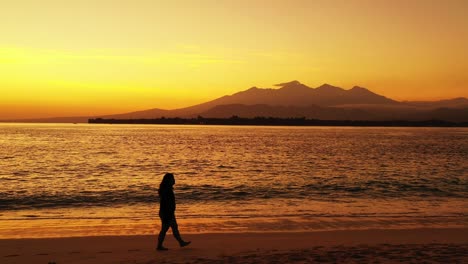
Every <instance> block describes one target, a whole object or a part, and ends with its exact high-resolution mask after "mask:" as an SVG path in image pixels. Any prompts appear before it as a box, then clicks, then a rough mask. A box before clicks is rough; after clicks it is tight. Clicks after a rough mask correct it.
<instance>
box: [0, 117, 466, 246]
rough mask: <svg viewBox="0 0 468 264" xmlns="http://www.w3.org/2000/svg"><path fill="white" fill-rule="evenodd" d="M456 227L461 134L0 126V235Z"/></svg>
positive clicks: (462, 176)
mask: <svg viewBox="0 0 468 264" xmlns="http://www.w3.org/2000/svg"><path fill="white" fill-rule="evenodd" d="M166 172H172V173H173V174H174V175H175V178H176V184H175V186H174V192H175V194H176V200H177V211H176V215H177V219H178V221H179V226H180V230H181V232H183V233H197V232H264V231H268V232H271V231H298V232H299V231H308V230H337V229H340V230H341V229H375V228H419V227H467V226H468V200H467V198H468V129H466V128H388V127H378V128H362V127H269V126H258V127H257V126H177V125H91V124H7V123H4V124H0V238H11V237H56V236H84V235H130V234H154V233H157V232H158V228H159V218H158V207H159V204H158V195H157V190H158V187H159V183H160V181H161V179H162V177H163V175H164V174H165V173H166Z"/></svg>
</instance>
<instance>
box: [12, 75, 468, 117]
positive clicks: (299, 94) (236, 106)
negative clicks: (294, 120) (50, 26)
mask: <svg viewBox="0 0 468 264" xmlns="http://www.w3.org/2000/svg"><path fill="white" fill-rule="evenodd" d="M276 86H277V87H279V88H257V87H252V88H250V89H247V90H245V91H241V92H238V93H235V94H232V95H226V96H223V97H220V98H218V99H215V100H212V101H209V102H206V103H202V104H198V105H194V106H190V107H185V108H180V109H174V110H165V109H159V108H154V109H148V110H144V111H136V112H130V113H123V114H116V115H105V116H93V117H58V118H44V119H29V120H16V121H23V122H87V120H88V119H89V118H98V117H99V118H105V119H142V118H148V119H150V118H160V117H181V118H190V117H197V116H203V117H206V118H210V117H217V118H224V117H226V118H228V117H231V116H234V115H235V116H239V117H258V116H263V117H282V118H287V117H306V118H310V119H326V120H411V121H420V120H432V119H437V120H444V121H451V122H468V99H467V98H463V97H460V98H454V99H449V100H440V101H432V102H431V101H396V100H393V99H390V98H387V97H385V96H382V95H379V94H376V93H373V92H371V91H370V90H368V89H366V88H363V87H359V86H354V87H353V88H351V89H349V90H346V89H343V88H340V87H336V86H332V85H329V84H323V85H321V86H319V87H316V88H311V87H308V86H306V85H304V84H302V83H300V82H299V81H291V82H286V83H280V84H277V85H276Z"/></svg>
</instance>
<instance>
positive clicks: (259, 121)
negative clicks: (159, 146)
mask: <svg viewBox="0 0 468 264" xmlns="http://www.w3.org/2000/svg"><path fill="white" fill-rule="evenodd" d="M88 123H89V124H159V125H234V126H356V127H468V122H460V123H456V122H449V121H443V120H424V121H409V120H388V121H375V120H319V119H306V118H276V117H256V118H242V117H237V116H233V117H231V118H203V117H198V118H178V117H175V118H165V117H161V118H153V119H104V118H94V119H88Z"/></svg>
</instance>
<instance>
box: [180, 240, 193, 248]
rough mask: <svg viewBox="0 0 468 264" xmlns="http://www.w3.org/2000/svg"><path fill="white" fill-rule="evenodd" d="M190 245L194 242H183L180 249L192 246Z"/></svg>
mask: <svg viewBox="0 0 468 264" xmlns="http://www.w3.org/2000/svg"><path fill="white" fill-rule="evenodd" d="M190 243H192V241H182V242H180V247H186V246H188V245H190Z"/></svg>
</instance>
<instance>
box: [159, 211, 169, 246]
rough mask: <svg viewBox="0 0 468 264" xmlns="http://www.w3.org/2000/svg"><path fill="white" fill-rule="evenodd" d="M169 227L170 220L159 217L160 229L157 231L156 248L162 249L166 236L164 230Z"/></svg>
mask: <svg viewBox="0 0 468 264" xmlns="http://www.w3.org/2000/svg"><path fill="white" fill-rule="evenodd" d="M169 227H171V221H168V220H167V219H164V218H162V217H161V231H160V232H159V236H158V249H160V250H161V249H164V247H163V242H164V238H165V237H166V232H167V230H169Z"/></svg>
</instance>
